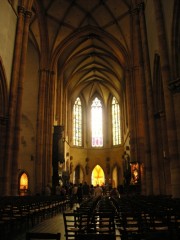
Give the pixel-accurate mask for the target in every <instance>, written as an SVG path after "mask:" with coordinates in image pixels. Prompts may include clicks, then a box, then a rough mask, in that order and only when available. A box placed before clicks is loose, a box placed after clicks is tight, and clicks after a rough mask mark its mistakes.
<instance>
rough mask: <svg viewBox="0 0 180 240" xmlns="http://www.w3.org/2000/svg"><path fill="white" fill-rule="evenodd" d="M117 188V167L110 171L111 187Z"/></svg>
mask: <svg viewBox="0 0 180 240" xmlns="http://www.w3.org/2000/svg"><path fill="white" fill-rule="evenodd" d="M117 186H118V169H117V166H115V167H114V169H113V171H112V187H116V188H117Z"/></svg>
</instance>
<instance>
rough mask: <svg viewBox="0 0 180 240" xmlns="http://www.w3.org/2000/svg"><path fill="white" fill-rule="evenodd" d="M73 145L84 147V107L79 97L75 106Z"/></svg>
mask: <svg viewBox="0 0 180 240" xmlns="http://www.w3.org/2000/svg"><path fill="white" fill-rule="evenodd" d="M73 145H75V146H82V105H81V100H80V98H79V97H78V98H76V101H75V103H74V106H73Z"/></svg>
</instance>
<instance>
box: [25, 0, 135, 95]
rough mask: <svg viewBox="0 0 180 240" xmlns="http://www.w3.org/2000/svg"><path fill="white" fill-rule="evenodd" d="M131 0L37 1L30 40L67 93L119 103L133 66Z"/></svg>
mask: <svg viewBox="0 0 180 240" xmlns="http://www.w3.org/2000/svg"><path fill="white" fill-rule="evenodd" d="M131 1H132V0H41V1H40V0H36V1H35V3H34V6H33V16H32V19H31V25H30V40H31V41H32V43H33V44H34V46H35V47H36V49H37V51H38V52H39V54H40V55H41V57H42V59H46V63H45V64H46V65H51V67H52V68H53V69H55V68H56V70H57V74H58V79H59V80H61V81H63V86H64V88H65V89H66V90H67V92H68V94H72V93H76V95H78V94H80V93H81V94H82V93H83V94H84V95H87V94H89V97H91V95H92V94H94V92H99V93H100V94H101V95H102V96H103V97H104V99H105V96H106V98H108V96H109V95H110V94H113V95H115V96H116V97H117V99H119V100H120V98H121V97H122V93H123V88H124V70H125V69H126V67H127V66H128V65H129V64H130V50H131V38H132V36H131V14H130V10H131V8H132V3H131ZM44 61H45V60H44Z"/></svg>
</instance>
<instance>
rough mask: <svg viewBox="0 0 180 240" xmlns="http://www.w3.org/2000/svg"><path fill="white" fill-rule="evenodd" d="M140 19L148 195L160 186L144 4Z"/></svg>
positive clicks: (155, 191) (156, 191)
mask: <svg viewBox="0 0 180 240" xmlns="http://www.w3.org/2000/svg"><path fill="white" fill-rule="evenodd" d="M138 6H139V10H140V11H139V17H140V28H141V36H142V49H143V59H144V71H145V81H146V99H147V106H148V108H147V109H148V129H150V131H149V143H148V145H149V149H148V153H147V154H148V158H147V159H148V160H147V161H146V166H145V169H146V171H145V172H146V193H147V195H149V194H153V193H155V194H156V193H159V186H158V185H157V179H158V178H157V177H158V172H159V169H157V162H158V154H157V153H158V152H157V146H158V143H157V136H156V128H155V120H154V101H153V91H152V81H151V71H150V61H149V51H148V40H147V29H146V21H145V14H144V3H140V4H139V5H138Z"/></svg>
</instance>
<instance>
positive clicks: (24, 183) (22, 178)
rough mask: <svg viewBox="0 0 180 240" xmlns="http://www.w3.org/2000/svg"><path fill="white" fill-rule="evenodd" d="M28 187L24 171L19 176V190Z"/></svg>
mask: <svg viewBox="0 0 180 240" xmlns="http://www.w3.org/2000/svg"><path fill="white" fill-rule="evenodd" d="M27 189H28V176H27V174H26V173H22V175H21V176H20V190H27Z"/></svg>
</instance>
